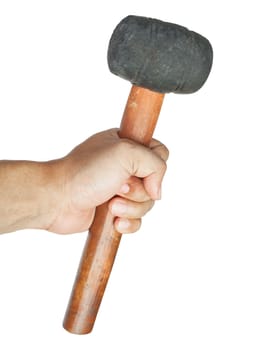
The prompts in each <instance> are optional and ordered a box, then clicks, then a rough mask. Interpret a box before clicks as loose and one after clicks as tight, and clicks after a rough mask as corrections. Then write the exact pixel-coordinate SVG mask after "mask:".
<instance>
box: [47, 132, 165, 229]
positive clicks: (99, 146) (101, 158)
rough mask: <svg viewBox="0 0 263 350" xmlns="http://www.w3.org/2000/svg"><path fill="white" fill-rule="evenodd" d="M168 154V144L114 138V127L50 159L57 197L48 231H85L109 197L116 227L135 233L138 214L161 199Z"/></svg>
mask: <svg viewBox="0 0 263 350" xmlns="http://www.w3.org/2000/svg"><path fill="white" fill-rule="evenodd" d="M167 158H168V150H167V148H166V147H165V146H164V145H163V144H161V143H160V142H159V141H156V140H152V141H151V143H150V145H149V148H147V147H144V146H142V145H139V144H137V143H135V142H133V141H130V140H127V139H121V138H119V136H118V130H117V129H111V130H108V131H104V132H101V133H98V134H95V135H93V136H92V137H90V138H89V139H87V140H86V141H85V142H83V143H82V144H80V145H79V146H77V147H76V148H75V149H73V151H72V152H70V153H69V154H68V155H67V156H66V157H65V158H62V159H60V160H58V161H55V162H53V163H52V164H53V166H54V167H56V174H57V176H56V178H57V179H58V180H57V181H59V185H58V188H60V195H59V198H60V200H59V201H57V202H58V205H57V206H56V207H55V208H54V213H53V216H52V222H50V224H49V225H48V228H47V229H48V230H49V231H51V232H56V233H74V232H81V231H85V230H87V229H88V228H89V226H90V225H91V223H92V221H93V217H94V214H95V209H96V207H97V206H98V205H100V204H102V203H104V202H106V201H108V200H110V202H109V210H110V211H111V212H112V214H113V215H114V216H115V217H116V219H115V228H116V229H117V231H119V232H121V233H128V232H135V231H137V230H138V229H139V227H140V224H141V217H142V216H144V215H145V214H146V213H147V212H148V211H149V210H150V209H151V208H152V206H153V204H154V201H155V200H156V199H160V197H161V183H162V179H163V176H164V174H165V171H166V160H167ZM111 198H112V199H111Z"/></svg>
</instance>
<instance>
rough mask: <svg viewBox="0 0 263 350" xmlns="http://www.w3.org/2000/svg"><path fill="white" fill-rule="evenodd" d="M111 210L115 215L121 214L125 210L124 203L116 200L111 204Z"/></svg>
mask: <svg viewBox="0 0 263 350" xmlns="http://www.w3.org/2000/svg"><path fill="white" fill-rule="evenodd" d="M112 212H113V214H114V215H116V216H121V215H123V214H125V212H126V205H125V204H123V203H120V202H116V203H114V204H113V205H112Z"/></svg>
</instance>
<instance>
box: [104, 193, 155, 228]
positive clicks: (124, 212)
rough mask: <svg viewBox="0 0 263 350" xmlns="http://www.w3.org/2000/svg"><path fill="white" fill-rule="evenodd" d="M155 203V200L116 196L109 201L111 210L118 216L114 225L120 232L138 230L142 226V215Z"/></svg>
mask: <svg viewBox="0 0 263 350" xmlns="http://www.w3.org/2000/svg"><path fill="white" fill-rule="evenodd" d="M153 205H154V201H153V200H151V199H150V200H148V201H145V202H134V201H131V200H128V199H126V198H121V197H115V198H113V199H112V200H111V201H110V203H109V210H110V211H111V213H112V214H113V215H114V216H116V219H115V222H114V225H115V228H116V230H117V231H118V232H120V233H132V232H135V231H138V230H139V228H140V226H141V217H142V216H144V215H145V214H146V213H147V212H148V211H149V210H150V209H152V207H153Z"/></svg>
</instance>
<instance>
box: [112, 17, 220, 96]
mask: <svg viewBox="0 0 263 350" xmlns="http://www.w3.org/2000/svg"><path fill="white" fill-rule="evenodd" d="M212 60H213V51H212V46H211V44H210V43H209V41H208V40H207V39H206V38H204V37H203V36H201V35H200V34H197V33H195V32H193V31H190V30H188V29H187V28H185V27H182V26H179V25H177V24H173V23H167V22H163V21H160V20H157V19H152V18H146V17H139V16H128V17H126V18H124V19H123V20H122V21H121V22H120V23H119V24H118V25H117V27H116V28H115V30H114V32H113V34H112V37H111V39H110V43H109V48H108V65H109V68H110V71H111V72H112V73H113V74H116V75H118V76H120V77H122V78H124V79H126V80H129V81H130V82H131V83H132V84H133V85H138V86H141V87H144V88H148V89H150V90H153V91H157V92H160V93H168V92H176V93H192V92H195V91H197V90H198V89H200V88H201V86H202V85H203V84H204V82H205V81H206V79H207V77H208V75H209V73H210V70H211V66H212Z"/></svg>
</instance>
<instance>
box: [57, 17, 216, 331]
mask: <svg viewBox="0 0 263 350" xmlns="http://www.w3.org/2000/svg"><path fill="white" fill-rule="evenodd" d="M212 57H213V52H212V47H211V45H210V43H209V41H208V40H207V39H206V38H204V37H203V36H201V35H199V34H197V33H195V32H193V31H189V30H188V29H186V28H185V27H182V26H179V25H176V24H172V23H166V22H162V21H159V20H156V19H151V18H146V17H138V16H128V17H126V18H124V19H123V20H122V21H121V22H120V23H119V24H118V26H117V27H116V29H115V30H114V32H113V34H112V37H111V40H110V43H109V48H108V65H109V68H110V70H111V72H112V73H114V74H116V75H118V76H120V77H122V78H124V79H127V80H129V81H130V82H131V83H132V84H133V85H132V88H131V92H130V95H129V97H128V101H127V105H126V108H125V110H124V115H123V118H122V122H121V126H120V130H119V136H120V137H123V138H129V139H132V140H134V141H137V142H139V143H141V144H143V145H145V146H147V145H148V144H149V142H150V140H151V138H152V135H153V131H154V128H155V125H156V122H157V118H158V116H159V113H160V109H161V106H162V102H163V98H164V94H165V93H169V92H175V93H192V92H195V91H197V90H198V89H199V88H200V87H201V86H202V85H203V84H204V82H205V81H206V79H207V77H208V75H209V72H210V69H211V66H212ZM113 222H114V217H113V216H112V214H111V213H110V212H109V210H108V203H105V204H103V205H101V206H99V207H98V208H97V209H96V215H95V219H94V222H93V224H92V226H91V228H90V233H89V236H88V239H87V243H86V245H85V248H84V251H83V255H82V258H81V262H80V265H79V269H78V273H77V276H76V280H75V284H74V287H73V290H72V294H71V299H70V301H69V305H68V309H67V312H66V315H65V319H64V328H65V329H67V330H68V331H69V332H71V333H76V334H87V333H90V332H91V330H92V328H93V325H94V322H95V319H96V316H97V312H98V309H99V306H100V303H101V300H102V297H103V294H104V290H105V288H106V285H107V281H108V278H109V276H110V272H111V269H112V266H113V263H114V259H115V256H116V253H117V250H118V246H119V243H120V239H121V234H120V233H118V232H116V230H115V229H114V225H113Z"/></svg>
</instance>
